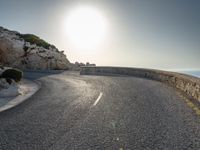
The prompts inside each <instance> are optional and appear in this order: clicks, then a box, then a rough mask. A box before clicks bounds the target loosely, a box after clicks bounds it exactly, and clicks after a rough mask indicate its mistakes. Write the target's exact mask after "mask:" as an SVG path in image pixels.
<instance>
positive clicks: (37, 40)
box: [18, 34, 56, 49]
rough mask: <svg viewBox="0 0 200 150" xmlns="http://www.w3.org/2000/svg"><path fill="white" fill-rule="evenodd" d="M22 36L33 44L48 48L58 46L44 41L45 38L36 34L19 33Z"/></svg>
mask: <svg viewBox="0 0 200 150" xmlns="http://www.w3.org/2000/svg"><path fill="white" fill-rule="evenodd" d="M18 35H19V36H20V38H22V39H24V41H26V42H29V43H31V44H36V45H37V46H40V47H44V48H46V49H49V47H51V48H55V49H56V47H55V46H54V45H52V44H49V43H48V42H46V41H44V40H43V39H40V38H39V37H38V36H36V35H34V34H18Z"/></svg>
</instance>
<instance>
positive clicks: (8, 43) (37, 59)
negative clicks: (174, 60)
mask: <svg viewBox="0 0 200 150" xmlns="http://www.w3.org/2000/svg"><path fill="white" fill-rule="evenodd" d="M0 65H3V66H9V67H16V68H20V69H68V68H69V66H70V62H69V61H68V59H67V58H66V55H65V54H64V53H63V51H59V50H58V49H57V48H56V47H55V46H54V45H51V44H49V43H47V42H45V41H44V40H42V39H40V38H39V37H37V36H35V35H32V34H20V33H19V32H16V31H10V30H7V29H5V28H3V27H0Z"/></svg>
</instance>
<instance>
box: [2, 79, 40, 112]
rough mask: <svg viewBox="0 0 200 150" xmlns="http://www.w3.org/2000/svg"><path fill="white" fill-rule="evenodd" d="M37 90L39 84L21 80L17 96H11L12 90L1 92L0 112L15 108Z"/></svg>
mask: <svg viewBox="0 0 200 150" xmlns="http://www.w3.org/2000/svg"><path fill="white" fill-rule="evenodd" d="M39 89H40V84H39V83H38V82H37V83H36V82H35V81H31V80H27V79H22V81H21V82H20V84H19V85H18V89H17V90H18V92H19V95H17V96H12V92H13V90H12V88H11V89H4V90H2V91H1V94H2V97H0V112H2V111H5V110H7V109H10V108H13V107H15V106H17V105H18V104H20V103H22V102H23V101H25V100H27V99H28V98H30V97H31V96H32V95H33V94H35V93H36V92H37V91H38V90H39Z"/></svg>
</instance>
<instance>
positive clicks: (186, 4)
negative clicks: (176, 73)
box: [0, 0, 200, 70]
mask: <svg viewBox="0 0 200 150" xmlns="http://www.w3.org/2000/svg"><path fill="white" fill-rule="evenodd" d="M85 6H89V7H91V8H94V9H96V10H98V12H100V13H101V15H102V16H103V17H104V19H105V20H106V24H107V30H106V36H105V38H104V40H102V42H101V43H99V45H97V46H96V47H92V48H80V47H76V46H74V45H73V44H72V43H71V42H70V40H69V39H68V37H67V36H66V32H65V31H64V30H65V29H64V28H65V27H64V22H65V20H66V18H67V17H68V16H69V14H70V12H71V10H73V9H74V8H76V7H85ZM0 26H3V27H5V28H8V29H10V30H16V31H19V32H21V33H32V34H35V35H38V36H39V37H41V38H42V39H44V40H46V41H48V42H49V43H51V44H54V45H55V46H56V47H57V48H58V49H59V50H64V51H65V54H66V55H67V58H68V59H69V60H70V61H71V62H75V61H78V62H84V63H85V62H90V63H96V64H97V65H101V66H125V67H142V68H155V69H167V70H176V69H178V70H193V69H194V70H198V69H199V70H200V59H199V57H200V1H198V0H167V1H166V0H151V1H150V0H56V1H55V0H34V1H33V0H1V1H0Z"/></svg>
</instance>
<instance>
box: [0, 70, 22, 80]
mask: <svg viewBox="0 0 200 150" xmlns="http://www.w3.org/2000/svg"><path fill="white" fill-rule="evenodd" d="M22 76H23V73H22V71H20V70H18V69H7V70H5V71H4V72H3V73H2V74H1V78H6V79H13V80H15V82H19V81H20V80H21V78H22Z"/></svg>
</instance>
